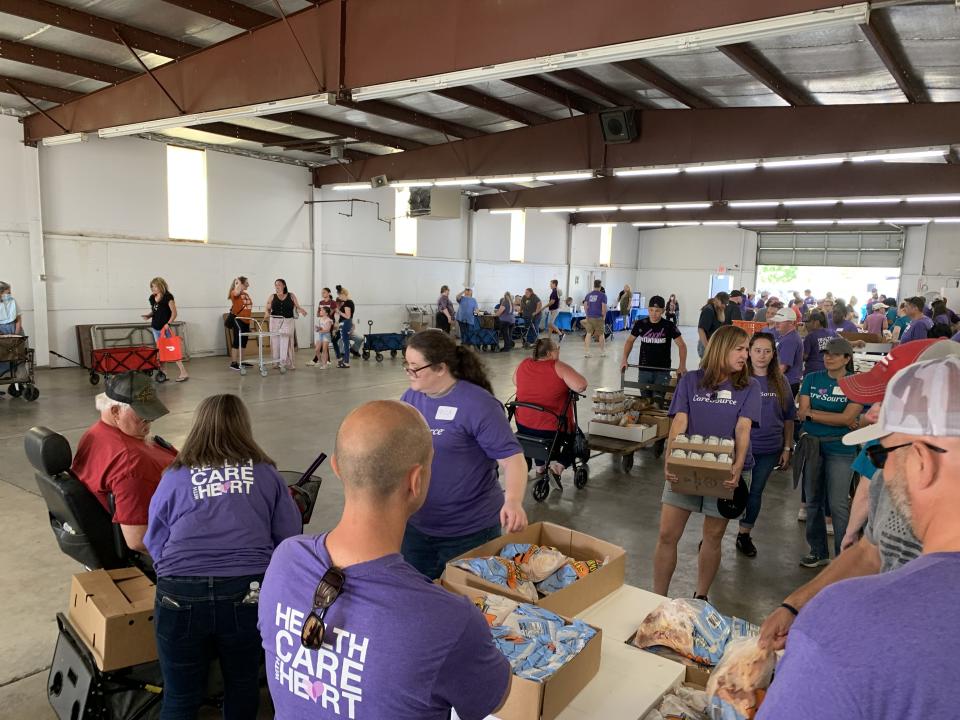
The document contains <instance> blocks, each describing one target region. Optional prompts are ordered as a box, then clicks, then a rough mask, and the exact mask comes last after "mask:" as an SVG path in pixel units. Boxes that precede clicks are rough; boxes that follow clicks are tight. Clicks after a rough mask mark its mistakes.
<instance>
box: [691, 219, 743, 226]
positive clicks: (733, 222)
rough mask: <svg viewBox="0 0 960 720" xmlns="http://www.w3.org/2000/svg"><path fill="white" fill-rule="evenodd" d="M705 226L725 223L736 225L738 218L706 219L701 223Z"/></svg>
mask: <svg viewBox="0 0 960 720" xmlns="http://www.w3.org/2000/svg"><path fill="white" fill-rule="evenodd" d="M700 224H701V225H703V226H704V227H722V226H724V225H736V224H737V221H736V220H704V221H703V222H702V223H700Z"/></svg>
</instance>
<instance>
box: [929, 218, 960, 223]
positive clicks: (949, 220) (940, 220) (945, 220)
mask: <svg viewBox="0 0 960 720" xmlns="http://www.w3.org/2000/svg"><path fill="white" fill-rule="evenodd" d="M933 221H934V222H935V223H960V217H939V218H934V219H933Z"/></svg>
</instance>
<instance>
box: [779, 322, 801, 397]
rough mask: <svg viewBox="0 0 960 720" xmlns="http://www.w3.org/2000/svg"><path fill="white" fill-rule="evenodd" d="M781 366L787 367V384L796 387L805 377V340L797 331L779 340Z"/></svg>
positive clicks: (782, 336)
mask: <svg viewBox="0 0 960 720" xmlns="http://www.w3.org/2000/svg"><path fill="white" fill-rule="evenodd" d="M777 355H778V356H779V358H780V364H781V365H786V366H787V373H786V375H787V382H788V383H790V384H791V385H796V384H797V383H798V382H800V379H801V378H802V377H803V340H801V339H800V333H798V332H797V331H796V330H792V331H790V332H788V333H787V334H786V335H781V336H780V337H778V338H777Z"/></svg>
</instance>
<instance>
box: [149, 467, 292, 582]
mask: <svg viewBox="0 0 960 720" xmlns="http://www.w3.org/2000/svg"><path fill="white" fill-rule="evenodd" d="M302 531H303V519H302V517H301V515H300V510H299V509H298V508H297V504H296V503H295V502H294V501H293V498H292V497H290V491H289V490H288V489H287V484H286V483H285V482H284V481H283V478H281V477H280V474H279V473H278V472H277V470H276V468H275V467H273V465H268V464H266V463H258V464H256V465H254V464H252V463H249V462H248V463H245V464H242V465H223V466H220V467H183V468H179V469H177V470H173V469H169V470H167V471H166V472H164V473H163V477H161V478H160V485H159V487H157V491H156V492H155V493H154V495H153V498H152V499H151V500H150V515H149V520H148V522H147V534H146V536H145V537H144V539H143V543H144V545H146V547H147V550H148V551H149V552H150V557H152V558H153V566H154V568H155V569H156V571H157V575H158V576H159V577H173V576H188V577H196V576H201V577H236V576H239V575H259V574H260V573H262V572H263V571H264V570H266V569H267V565H268V564H269V563H270V556H271V555H272V554H273V550H274V548H276V546H277V545H279V544H280V543H281V542H282V541H283V540H285V539H286V538H288V537H291V536H293V535H299V534H300V533H301V532H302Z"/></svg>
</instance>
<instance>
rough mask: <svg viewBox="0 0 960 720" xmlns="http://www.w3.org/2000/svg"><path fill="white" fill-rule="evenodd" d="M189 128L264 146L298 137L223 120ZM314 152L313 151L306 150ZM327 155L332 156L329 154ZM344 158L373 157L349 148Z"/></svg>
mask: <svg viewBox="0 0 960 720" xmlns="http://www.w3.org/2000/svg"><path fill="white" fill-rule="evenodd" d="M190 129H191V130H201V131H203V132H207V133H211V134H213V135H220V136H222V137H228V138H234V139H236V140H246V141H247V142H254V143H259V144H261V145H263V146H264V147H279V148H284V149H286V148H287V145H288V143H289V142H290V141H291V140H293V141H296V140H297V139H298V138H295V137H291V136H289V135H281V134H280V133H274V132H269V131H267V130H258V129H256V128H248V127H243V126H241V125H233V124H231V123H225V122H213V123H205V124H203V125H194V126H193V127H192V128H190ZM307 152H315V151H307ZM316 154H317V155H326V153H320V152H317V153H316ZM329 157H333V156H332V155H330V156H329ZM343 157H344V159H348V160H366V159H367V158H369V157H373V156H372V155H371V154H370V153H365V152H361V151H359V150H349V149H344V151H343Z"/></svg>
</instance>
